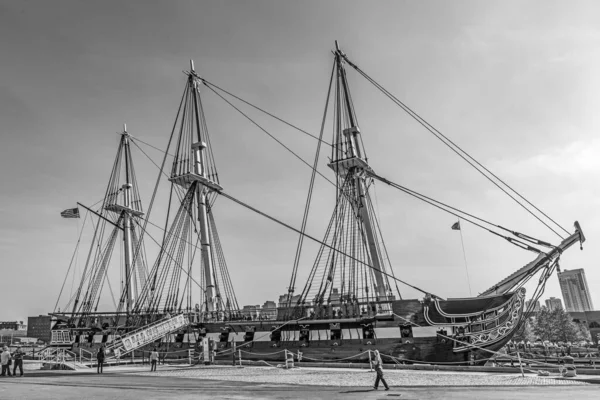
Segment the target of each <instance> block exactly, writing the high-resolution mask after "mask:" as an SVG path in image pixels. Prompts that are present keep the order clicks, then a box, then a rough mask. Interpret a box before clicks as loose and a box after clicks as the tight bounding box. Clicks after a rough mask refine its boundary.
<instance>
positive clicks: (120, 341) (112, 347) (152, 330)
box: [105, 314, 190, 360]
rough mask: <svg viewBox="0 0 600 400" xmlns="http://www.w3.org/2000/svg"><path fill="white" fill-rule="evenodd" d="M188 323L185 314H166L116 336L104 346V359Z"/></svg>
mask: <svg viewBox="0 0 600 400" xmlns="http://www.w3.org/2000/svg"><path fill="white" fill-rule="evenodd" d="M189 324H190V322H189V320H188V317H187V315H185V314H178V315H175V316H173V317H171V316H167V317H166V318H163V319H161V320H159V321H155V322H152V323H150V324H148V325H145V326H142V327H140V328H138V329H136V330H134V331H131V332H127V334H125V335H123V336H121V337H117V338H116V339H115V340H114V341H112V342H111V343H110V344H108V345H107V346H106V348H105V353H106V359H107V360H110V359H117V360H118V359H120V358H121V357H123V356H124V355H125V354H128V353H131V352H133V351H134V350H137V349H139V348H140V347H143V346H146V345H148V344H150V343H153V342H155V341H157V340H159V339H162V338H163V337H165V336H167V335H170V334H172V333H173V332H176V331H178V330H180V329H183V328H185V327H187V326H188V325H189Z"/></svg>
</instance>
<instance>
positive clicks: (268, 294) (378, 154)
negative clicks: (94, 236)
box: [0, 0, 600, 320]
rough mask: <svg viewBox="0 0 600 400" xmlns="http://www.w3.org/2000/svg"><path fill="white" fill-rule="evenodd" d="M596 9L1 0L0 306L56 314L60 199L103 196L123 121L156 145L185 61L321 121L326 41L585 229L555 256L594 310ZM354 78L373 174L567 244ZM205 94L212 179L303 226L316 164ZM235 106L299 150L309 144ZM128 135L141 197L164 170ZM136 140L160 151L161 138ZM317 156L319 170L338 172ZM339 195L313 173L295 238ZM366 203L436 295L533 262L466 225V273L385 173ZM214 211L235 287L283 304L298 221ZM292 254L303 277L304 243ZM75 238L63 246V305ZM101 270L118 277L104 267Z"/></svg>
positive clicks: (294, 119) (599, 280)
mask: <svg viewBox="0 0 600 400" xmlns="http://www.w3.org/2000/svg"><path fill="white" fill-rule="evenodd" d="M597 15H600V4H598V3H597V2H593V1H588V2H586V1H578V2H575V3H573V2H569V1H546V0H544V1H525V2H522V1H519V2H517V1H502V2H499V1H495V2H492V1H486V2H481V1H453V2H447V1H441V0H440V1H418V2H417V1H412V2H411V1H402V2H400V1H378V2H359V1H326V2H324V1H301V2H281V1H261V0H256V1H159V2H151V3H150V2H141V1H127V2H119V1H102V2H97V1H59V0H57V1H52V2H47V1H26V0H19V1H6V0H0V37H2V38H3V39H2V41H0V54H1V55H2V56H1V61H0V137H1V144H2V145H1V146H0V170H2V171H3V173H2V174H0V186H1V187H2V190H1V191H0V254H1V256H2V257H1V261H0V262H1V264H0V271H1V275H0V284H1V285H2V295H3V297H4V298H5V299H10V300H8V301H5V302H4V303H3V304H4V307H2V308H0V320H15V319H18V318H26V317H27V316H32V315H38V314H46V313H48V312H51V311H52V310H53V309H54V307H55V304H56V302H57V298H58V296H59V293H60V290H61V286H62V285H63V280H64V279H65V274H66V272H67V269H68V267H69V263H70V261H71V257H72V256H73V254H74V249H75V244H76V242H77V240H78V237H79V231H80V230H81V229H82V224H83V221H82V220H74V219H61V218H60V215H59V213H60V211H62V210H64V209H66V208H70V207H74V206H75V204H76V202H78V201H79V202H82V203H83V204H93V203H95V202H97V201H98V200H100V199H101V198H102V196H103V193H104V191H105V189H106V184H107V180H108V177H109V174H110V168H111V167H112V163H113V160H114V156H115V151H116V148H117V144H118V140H119V135H118V134H117V132H119V131H121V130H122V126H123V123H127V127H128V131H129V133H130V134H131V135H133V136H134V137H137V138H139V139H141V140H143V141H145V142H148V143H150V144H152V145H153V146H156V147H158V148H165V147H166V143H167V140H168V135H169V134H170V132H171V129H172V125H173V122H174V119H175V114H176V111H177V106H178V102H179V99H180V96H181V93H182V91H183V88H184V84H185V76H184V75H183V73H182V71H184V70H186V69H188V68H189V60H190V59H194V61H195V67H196V71H197V72H198V73H199V74H200V75H201V76H203V77H204V78H206V79H207V80H209V81H210V82H213V83H215V84H217V85H219V86H221V87H223V88H225V89H227V90H229V91H231V92H232V93H235V94H236V95H238V96H240V97H242V98H244V99H246V100H248V101H250V102H252V103H253V104H256V105H257V106H260V107H262V108H264V109H266V110H269V111H270V112H272V113H273V114H275V115H277V116H279V117H281V118H283V119H285V120H287V121H289V122H291V123H293V124H295V125H298V126H300V127H302V128H303V129H305V130H307V131H310V132H313V133H315V134H317V133H318V131H319V128H320V123H321V118H322V114H323V109H324V104H325V96H326V93H327V84H328V79H329V74H330V71H331V64H332V54H331V50H332V49H333V48H334V40H338V41H339V43H340V45H341V47H342V49H343V50H344V52H345V53H346V54H347V55H348V56H349V58H350V59H351V60H353V62H355V63H356V64H358V65H359V66H360V67H361V69H362V70H364V71H366V72H367V73H368V74H369V75H370V76H371V77H373V78H374V79H376V80H377V81H378V82H380V83H381V84H382V85H383V86H384V87H385V88H386V89H388V90H389V91H390V92H392V93H393V94H395V95H396V96H397V97H398V98H400V99H401V100H402V101H403V102H405V103H406V104H408V105H409V106H410V107H411V108H412V109H413V110H415V111H417V112H418V113H419V114H420V115H421V116H423V117H424V118H425V119H426V120H428V121H429V122H430V123H431V124H432V125H433V126H435V127H436V128H437V129H439V130H440V131H442V132H443V133H444V134H446V135H447V136H449V137H450V138H451V139H452V140H454V141H455V142H456V143H458V144H459V145H461V146H462V147H463V148H464V149H465V150H466V151H468V152H469V153H470V154H471V155H473V156H474V157H475V158H476V159H477V160H479V161H480V162H481V163H483V164H484V165H486V166H487V167H488V168H489V169H490V170H492V171H493V172H494V173H496V174H497V175H498V176H500V177H501V178H502V179H503V180H505V181H506V182H507V183H509V184H510V185H511V186H512V187H514V188H515V189H516V190H518V191H519V192H520V193H521V194H523V195H524V196H525V197H526V198H527V199H529V200H530V201H531V202H532V203H533V204H535V205H536V206H537V207H539V208H540V209H542V210H543V211H544V212H545V213H547V214H548V215H549V216H551V217H552V218H553V219H555V220H556V221H557V222H559V223H560V224H561V225H563V226H564V227H565V228H567V229H568V230H569V231H573V222H574V221H575V220H577V221H579V222H580V223H581V226H582V228H583V231H584V233H585V235H586V237H587V242H586V243H585V244H584V245H583V247H584V250H583V251H580V250H579V249H578V248H577V246H574V247H572V248H571V249H570V250H569V251H568V252H566V253H565V254H564V255H563V256H562V258H561V267H562V268H563V269H575V268H584V269H585V271H586V275H587V280H588V284H589V287H590V290H591V293H592V300H593V303H594V304H595V306H596V308H597V307H600V269H599V268H598V265H597V264H598V261H597V260H598V259H600V247H599V246H598V245H597V238H598V236H599V234H600V217H599V216H598V212H597V210H598V203H599V201H598V198H600V196H599V195H600V193H599V192H600V190H599V187H598V183H597V182H599V178H600V176H599V175H600V157H598V154H600V139H599V137H598V134H597V132H598V131H600V129H599V128H600V117H599V115H600V114H599V113H598V105H599V104H600V74H599V73H598V71H600V24H599V23H598V21H597ZM348 79H349V82H350V86H351V89H352V94H353V100H354V102H355V108H356V112H357V115H358V119H359V122H360V128H361V132H362V135H363V141H364V144H365V149H366V151H367V153H368V156H369V163H370V165H371V167H373V169H374V170H375V171H376V172H377V173H378V174H380V175H382V176H384V177H386V178H388V179H390V180H392V181H395V182H397V183H400V184H402V185H404V186H407V187H410V188H412V189H414V190H417V191H419V192H422V193H424V194H426V195H429V196H432V197H434V198H436V199H438V200H441V201H444V202H447V203H449V204H452V205H454V206H456V207H458V208H460V209H463V210H466V211H468V212H470V213H472V214H475V215H477V216H480V217H482V218H485V219H488V220H491V221H493V222H494V223H497V224H499V225H502V226H506V227H509V228H511V229H514V230H517V231H520V232H523V233H526V234H529V235H532V236H535V237H538V238H540V239H543V240H548V241H550V242H552V243H554V244H557V243H558V242H559V240H560V239H559V238H558V237H557V236H556V235H554V234H553V233H552V232H551V231H549V230H548V229H547V228H545V227H544V226H543V225H542V224H540V223H539V222H538V221H537V220H535V219H534V218H533V217H531V216H530V215H529V214H528V213H526V212H525V211H523V209H521V208H520V207H519V206H518V205H517V204H515V203H514V202H513V201H512V200H511V199H510V198H508V197H507V196H506V195H504V194H503V193H502V192H500V191H499V190H498V189H497V188H495V187H494V186H493V185H492V184H490V183H489V182H488V181H486V180H485V179H484V178H483V177H482V176H481V175H479V174H478V173H476V172H475V171H474V170H473V169H472V168H470V167H469V166H468V165H467V164H466V163H465V162H464V161H463V160H461V159H459V158H458V157H457V156H456V155H454V154H453V153H452V152H451V151H449V150H448V149H447V148H445V147H444V146H443V145H442V144H441V143H440V142H438V141H437V140H436V139H435V138H434V137H433V136H431V135H430V134H429V133H428V132H426V131H425V130H423V129H422V128H421V127H420V126H419V125H418V124H417V123H415V122H414V121H413V120H412V119H411V118H409V117H408V116H407V115H406V114H404V113H403V112H402V111H401V110H400V109H399V108H397V107H396V106H394V105H393V104H391V103H390V102H389V101H388V100H386V99H385V98H384V97H383V96H382V95H381V94H380V93H379V92H377V91H376V90H375V89H374V88H373V87H372V86H370V84H369V83H368V82H366V81H365V80H364V79H362V78H361V77H360V76H358V75H357V74H356V73H355V72H354V71H349V73H348ZM202 96H203V102H204V104H205V113H206V118H207V123H208V128H209V131H210V135H211V142H212V145H213V151H214V153H215V157H216V162H217V166H218V168H219V173H220V181H221V184H222V185H223V186H224V187H225V189H226V191H227V192H228V193H229V194H231V195H232V196H234V197H236V198H239V199H240V200H242V201H244V202H246V203H249V204H251V205H253V206H256V207H258V208H259V209H261V210H265V211H267V212H268V213H270V214H271V215H273V216H274V217H276V218H279V219H281V220H283V221H285V222H287V223H290V224H291V225H294V226H296V227H298V226H300V223H301V221H302V213H303V209H304V202H305V199H306V192H307V189H308V183H309V179H310V169H309V168H307V167H306V166H304V165H303V164H302V163H300V162H299V161H298V160H296V159H294V158H293V157H291V156H290V154H289V153H287V152H286V151H285V150H284V149H282V148H281V147H280V146H279V145H277V144H276V143H275V142H274V141H273V140H272V139H270V138H268V137H267V136H266V135H265V134H264V133H263V132H261V131H260V130H259V129H257V128H256V127H255V126H253V125H251V124H250V123H248V121H247V120H245V119H244V118H243V117H242V116H240V115H239V114H238V113H237V112H236V111H235V110H233V109H232V108H231V107H230V106H228V105H227V104H225V103H224V102H223V101H222V100H221V99H219V98H218V97H216V96H215V95H214V94H212V93H210V92H207V91H204V92H203V93H202ZM244 109H245V110H248V112H249V114H250V115H252V117H253V118H256V120H257V121H258V122H260V123H261V124H263V126H264V127H265V128H266V129H267V130H269V132H271V133H272V134H273V135H275V136H276V137H277V138H278V139H279V140H281V141H282V142H284V143H285V144H286V145H288V146H289V147H291V148H293V149H294V151H296V152H297V153H298V154H299V155H300V156H302V157H303V158H304V159H306V160H309V161H312V159H313V157H314V152H315V150H316V142H315V141H314V140H313V139H311V138H309V137H307V136H305V135H302V134H300V133H298V132H297V131H294V130H293V129H290V128H289V127H286V126H284V125H282V124H280V123H278V122H276V121H273V120H270V119H269V118H266V117H265V116H263V115H260V114H258V113H256V112H255V111H251V110H249V109H248V108H247V107H246V108H244ZM330 131H331V129H330V130H329V131H326V133H327V132H330ZM327 140H328V141H330V140H331V138H327ZM135 150H136V149H134V154H133V156H134V159H135V163H136V171H137V177H138V181H139V185H140V191H141V194H142V198H143V199H144V200H145V203H146V207H147V203H148V201H149V199H150V197H151V194H152V190H153V188H154V183H155V180H156V177H157V173H158V171H157V169H156V168H155V167H154V165H153V164H152V161H150V160H149V159H148V158H146V156H145V155H144V154H142V153H141V152H137V153H136V151H135ZM144 150H145V151H146V152H147V154H148V155H149V156H150V157H151V158H152V159H153V160H154V161H155V162H156V161H158V160H160V158H161V153H160V152H158V151H156V150H154V149H152V148H148V147H146V148H144ZM328 155H329V154H327V152H324V154H322V157H321V158H322V159H321V160H320V163H319V170H320V171H321V172H322V173H323V174H325V175H328V176H329V177H330V178H333V176H332V173H331V171H330V170H329V169H328V168H327V167H326V162H327V159H326V157H327V156H328ZM165 187H166V186H163V189H164V188H165ZM333 196H334V194H333V193H332V191H331V189H330V188H329V187H328V186H327V184H326V183H325V182H324V180H322V179H321V180H318V181H317V183H316V186H315V195H314V198H313V205H312V208H311V210H312V213H311V216H310V218H309V221H308V225H307V233H309V234H311V235H313V236H316V237H322V236H323V233H324V229H325V226H326V224H327V221H328V219H329V217H330V215H331V212H332V205H333ZM375 199H376V204H377V208H378V213H379V215H380V218H381V227H382V231H383V234H384V238H385V242H386V245H387V247H388V250H389V253H390V260H391V263H392V265H393V268H394V272H395V274H396V275H397V276H398V277H400V278H402V279H404V280H406V281H408V282H410V283H411V284H413V285H416V286H419V287H422V288H426V289H427V290H428V291H431V292H432V293H435V294H437V295H440V296H443V297H466V296H469V294H470V292H471V293H472V294H473V295H476V294H477V293H480V292H482V291H484V290H486V289H487V288H489V287H490V286H492V285H493V284H495V283H496V282H498V281H499V280H501V279H502V278H504V277H506V276H508V275H509V274H510V273H512V272H513V271H515V270H516V269H518V268H520V267H521V266H522V265H524V264H526V263H527V262H528V261H530V260H532V259H533V258H534V257H535V255H534V254H533V253H530V252H527V251H523V250H520V249H518V248H516V247H515V246H513V245H511V244H509V243H507V242H506V241H504V240H502V239H500V238H497V237H495V236H493V235H490V234H488V233H486V232H485V231H482V230H480V229H478V228H477V227H475V226H472V225H469V224H466V223H464V224H463V230H462V234H463V238H464V247H465V254H466V258H467V268H468V274H469V278H470V289H469V283H468V281H467V274H466V270H465V262H464V259H463V253H462V247H461V239H460V234H459V233H458V232H457V231H453V230H451V229H450V226H451V225H452V224H453V223H454V222H455V220H456V218H455V217H453V216H451V215H448V214H446V213H443V212H441V211H439V210H437V209H434V208H431V207H430V206H427V205H426V204H422V203H420V202H418V201H417V200H414V199H412V198H409V197H407V196H405V195H403V194H402V193H400V192H398V191H395V190H394V189H391V188H389V187H385V186H383V185H381V184H376V185H375ZM159 204H162V203H159ZM159 208H160V207H159ZM160 214H161V212H160V210H158V211H157V212H156V216H157V217H160ZM215 215H216V219H217V223H218V225H219V226H218V229H219V235H220V238H221V242H222V244H223V248H224V251H225V256H226V258H227V262H228V266H229V270H230V273H231V275H232V280H233V284H234V287H235V290H236V293H237V298H238V301H239V303H240V304H262V303H263V302H264V301H265V300H277V298H278V296H279V295H280V294H282V293H285V292H286V291H287V287H288V285H289V276H290V273H291V269H292V264H293V260H294V252H295V248H296V242H297V239H298V238H297V235H296V234H295V233H293V232H291V231H288V230H285V229H284V228H282V227H279V226H277V225H275V224H273V223H272V222H271V221H268V220H266V219H264V218H261V217H259V216H257V215H255V214H253V213H251V212H249V211H248V210H246V209H243V208H241V207H240V206H238V205H236V204H234V203H231V202H230V201H228V200H227V199H224V198H220V199H219V200H218V201H217V204H216V206H215ZM155 223H158V224H162V223H163V222H161V221H155ZM86 237H88V236H85V235H84V236H83V239H85V238H86ZM151 247H152V246H151V245H148V248H149V249H151ZM155 250H156V249H155ZM155 250H150V253H151V252H152V251H155ZM305 250H306V251H305V253H304V254H303V257H302V260H301V264H300V272H299V278H298V280H299V282H301V281H302V279H303V278H305V277H306V275H307V273H308V271H309V269H310V267H311V266H312V262H313V260H314V256H315V252H316V247H315V246H314V245H310V244H308V245H306V246H305ZM86 251H87V250H85V251H84V250H81V251H80V252H79V253H77V254H76V257H75V261H74V262H75V264H76V265H75V267H74V271H75V275H74V277H73V276H69V277H68V279H67V281H66V282H67V283H66V285H65V289H64V293H63V296H62V297H61V301H60V302H59V307H60V304H62V303H65V300H66V298H68V296H67V295H66V294H67V293H72V287H73V284H74V283H75V282H76V278H77V275H76V274H77V271H80V270H81V268H82V267H83V265H84V261H85V255H86ZM114 268H115V270H116V272H115V271H113V272H111V274H112V275H111V276H113V278H114V277H116V278H115V279H118V274H119V272H118V268H119V264H118V262H117V263H116V266H115V267H114ZM116 284H117V285H118V282H117V283H116ZM401 291H402V295H403V296H404V297H405V298H420V297H421V296H422V294H421V293H418V292H415V291H413V290H410V289H407V288H405V287H401ZM529 293H531V290H530V291H529ZM549 296H556V297H561V295H560V289H559V285H558V279H557V278H556V276H553V277H552V278H551V279H550V281H549V283H548V285H547V288H546V292H545V293H544V295H543V296H542V299H545V298H547V297H549Z"/></svg>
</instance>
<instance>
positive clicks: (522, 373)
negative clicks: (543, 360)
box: [517, 350, 525, 378]
mask: <svg viewBox="0 0 600 400" xmlns="http://www.w3.org/2000/svg"><path fill="white" fill-rule="evenodd" d="M517 358H518V359H519V368H521V376H522V377H523V378H525V373H524V372H523V364H522V363H521V355H520V354H519V351H518V350H517Z"/></svg>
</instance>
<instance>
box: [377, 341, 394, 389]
mask: <svg viewBox="0 0 600 400" xmlns="http://www.w3.org/2000/svg"><path fill="white" fill-rule="evenodd" d="M373 368H375V372H377V378H376V379H375V385H374V386H373V389H375V390H377V389H378V388H379V381H381V383H383V386H385V390H390V387H389V386H388V384H387V382H386V381H385V379H383V361H381V355H380V354H379V350H375V360H373Z"/></svg>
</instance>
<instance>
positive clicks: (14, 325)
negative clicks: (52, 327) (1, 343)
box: [0, 321, 27, 331]
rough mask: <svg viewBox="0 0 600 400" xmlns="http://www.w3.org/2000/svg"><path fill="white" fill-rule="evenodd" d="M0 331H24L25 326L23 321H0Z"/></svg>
mask: <svg viewBox="0 0 600 400" xmlns="http://www.w3.org/2000/svg"><path fill="white" fill-rule="evenodd" d="M0 329H7V330H12V331H26V330H27V325H25V323H24V322H23V321H0Z"/></svg>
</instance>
